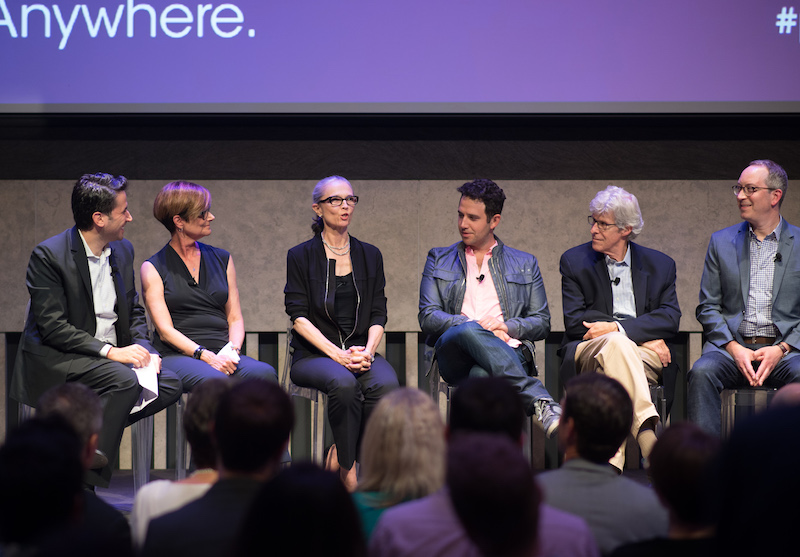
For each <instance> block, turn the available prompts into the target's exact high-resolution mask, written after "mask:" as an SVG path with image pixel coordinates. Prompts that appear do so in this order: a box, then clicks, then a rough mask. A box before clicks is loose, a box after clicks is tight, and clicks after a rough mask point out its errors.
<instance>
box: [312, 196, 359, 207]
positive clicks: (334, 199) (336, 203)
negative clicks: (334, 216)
mask: <svg viewBox="0 0 800 557" xmlns="http://www.w3.org/2000/svg"><path fill="white" fill-rule="evenodd" d="M344 201H347V204H348V205H350V206H351V207H352V206H353V205H357V204H358V196H357V195H348V196H347V197H339V196H338V195H332V196H331V197H326V198H325V199H320V200H319V203H330V204H331V207H340V206H341V205H342V203H343V202H344Z"/></svg>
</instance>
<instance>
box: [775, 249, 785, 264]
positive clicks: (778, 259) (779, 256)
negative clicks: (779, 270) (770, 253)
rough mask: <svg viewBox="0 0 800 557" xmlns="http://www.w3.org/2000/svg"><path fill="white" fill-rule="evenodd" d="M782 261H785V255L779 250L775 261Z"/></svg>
mask: <svg viewBox="0 0 800 557" xmlns="http://www.w3.org/2000/svg"><path fill="white" fill-rule="evenodd" d="M781 261H783V256H782V255H781V252H778V253H776V254H775V263H780V262H781Z"/></svg>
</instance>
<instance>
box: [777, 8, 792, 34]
mask: <svg viewBox="0 0 800 557" xmlns="http://www.w3.org/2000/svg"><path fill="white" fill-rule="evenodd" d="M775 26H776V27H777V28H778V33H780V34H781V35H783V34H786V35H789V34H791V32H792V27H796V26H797V14H796V13H794V7H791V8H789V10H788V11H787V10H786V7H784V8H783V9H782V10H781V13H779V14H778V15H777V20H776V21H775Z"/></svg>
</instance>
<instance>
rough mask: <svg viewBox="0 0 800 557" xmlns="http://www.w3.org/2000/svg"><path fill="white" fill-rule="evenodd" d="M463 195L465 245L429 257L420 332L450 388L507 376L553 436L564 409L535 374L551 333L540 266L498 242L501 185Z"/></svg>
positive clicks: (485, 184) (476, 184) (473, 187)
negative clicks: (536, 349)
mask: <svg viewBox="0 0 800 557" xmlns="http://www.w3.org/2000/svg"><path fill="white" fill-rule="evenodd" d="M458 192H459V193H460V194H461V198H460V200H459V203H458V221H457V224H458V232H459V234H460V235H461V241H460V242H457V243H455V244H453V245H451V246H449V247H443V248H433V249H431V250H430V251H429V252H428V259H427V261H426V262H425V269H424V270H423V272H422V282H421V283H420V288H419V315H418V318H419V325H420V328H421V329H422V332H423V333H425V335H427V341H426V342H427V343H428V344H429V345H434V347H435V348H436V359H437V361H438V362H439V373H440V374H441V377H442V378H443V379H444V380H445V381H447V383H448V384H451V385H458V384H459V383H461V382H462V381H463V380H464V379H466V378H467V377H476V376H477V377H480V376H487V375H491V376H492V377H503V378H504V379H506V380H508V381H509V382H510V383H511V385H513V386H514V389H515V390H516V391H517V392H518V393H520V396H522V400H523V404H524V406H525V412H526V413H527V414H528V415H529V416H531V415H535V416H536V418H537V419H538V420H539V421H540V422H541V424H542V427H543V429H544V432H545V434H546V435H547V436H548V437H551V436H553V435H554V434H555V433H556V431H557V430H558V419H559V416H560V415H561V408H560V407H559V405H558V403H557V402H555V401H554V400H553V397H552V396H551V395H550V393H549V392H548V391H547V389H546V388H545V387H544V385H542V382H541V381H539V379H538V378H537V377H534V376H533V375H532V374H530V373H529V369H530V366H531V365H532V363H533V361H534V360H535V358H534V354H533V342H534V341H537V340H541V339H543V338H545V337H546V336H547V334H548V333H549V332H550V311H549V310H548V309H547V295H546V294H545V291H544V281H543V280H542V275H541V273H540V272H539V264H538V263H537V261H536V257H534V256H533V255H531V254H530V253H525V252H523V251H519V250H516V249H513V248H511V247H509V246H506V245H505V244H503V242H501V241H500V239H499V238H498V237H497V236H495V234H494V231H495V229H496V228H497V226H498V225H499V224H500V220H501V215H500V213H501V212H502V211H503V204H504V202H505V199H506V195H505V193H504V192H503V190H502V189H501V188H500V187H499V186H498V185H497V184H495V183H494V182H493V181H491V180H486V179H478V180H474V181H472V182H468V183H466V184H464V185H462V186H461V187H459V188H458Z"/></svg>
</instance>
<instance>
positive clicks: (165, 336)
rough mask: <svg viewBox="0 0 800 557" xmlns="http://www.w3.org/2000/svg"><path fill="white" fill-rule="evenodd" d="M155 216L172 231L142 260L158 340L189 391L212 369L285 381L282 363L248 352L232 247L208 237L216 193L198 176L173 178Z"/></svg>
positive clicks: (145, 290)
mask: <svg viewBox="0 0 800 557" xmlns="http://www.w3.org/2000/svg"><path fill="white" fill-rule="evenodd" d="M153 216H155V218H156V220H158V221H159V222H160V223H161V224H163V225H164V227H165V228H166V229H167V230H169V232H170V234H171V235H172V237H171V238H170V240H169V242H168V243H167V245H165V246H164V248H163V249H162V250H161V251H159V252H158V253H156V254H155V255H154V256H152V257H151V258H150V259H148V260H147V261H145V262H144V263H143V264H142V270H141V275H142V294H143V295H144V302H145V306H146V307H147V311H148V312H149V313H150V318H151V319H152V321H153V325H154V326H155V339H154V344H155V346H156V348H158V349H159V351H160V352H161V353H162V354H163V357H164V362H165V365H167V366H168V367H169V368H170V369H172V370H174V371H175V373H177V374H178V376H179V377H180V378H181V381H183V388H184V390H185V391H191V390H192V388H193V387H194V386H195V385H197V384H198V383H200V382H202V381H205V380H206V379H210V378H212V377H222V376H230V375H234V374H235V375H237V376H241V377H245V378H247V377H252V378H259V379H267V380H270V381H275V382H277V381H278V376H277V374H276V373H275V369H274V368H273V367H272V366H270V365H269V364H267V363H265V362H261V361H258V360H255V359H253V358H250V357H248V356H245V355H243V354H241V353H240V351H241V347H242V343H243V342H244V320H243V319H242V308H241V305H240V302H239V289H238V287H237V286H236V268H235V267H234V265H233V257H232V256H231V254H230V253H228V252H227V251H225V250H223V249H220V248H215V247H212V246H209V245H207V244H203V243H201V242H200V240H201V239H203V238H205V237H206V236H208V235H209V234H211V223H212V222H213V221H214V220H215V217H214V215H213V214H212V213H211V194H210V193H209V191H208V190H207V189H206V188H204V187H202V186H198V185H197V184H193V183H191V182H170V183H169V184H167V185H165V186H164V187H163V188H161V191H160V192H159V194H158V195H157V196H156V200H155V203H154V204H153Z"/></svg>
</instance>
